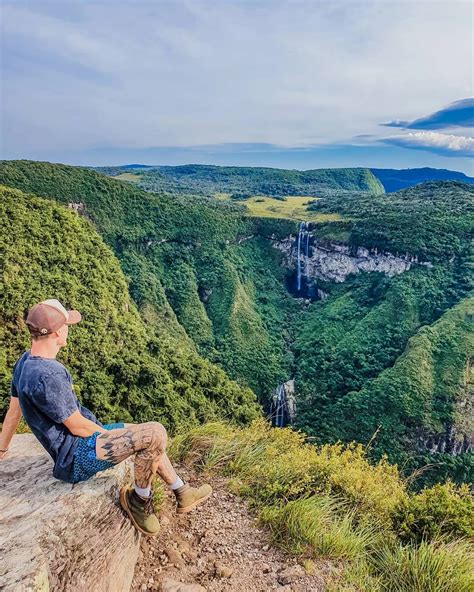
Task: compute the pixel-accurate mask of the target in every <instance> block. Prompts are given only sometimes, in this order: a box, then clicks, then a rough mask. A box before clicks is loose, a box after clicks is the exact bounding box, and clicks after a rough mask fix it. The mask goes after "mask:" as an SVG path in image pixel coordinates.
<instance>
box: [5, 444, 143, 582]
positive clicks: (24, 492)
mask: <svg viewBox="0 0 474 592" xmlns="http://www.w3.org/2000/svg"><path fill="white" fill-rule="evenodd" d="M52 468H53V463H52V461H51V459H50V457H49V456H48V455H47V453H46V452H45V451H44V449H43V448H42V447H41V445H40V444H39V442H37V440H36V438H35V437H34V436H33V435H32V434H22V435H16V436H14V438H13V441H12V445H11V446H10V452H9V454H8V456H7V457H6V458H5V459H4V460H2V461H0V557H1V562H0V590H3V591H5V592H13V591H15V592H27V591H30V590H31V591H34V592H47V591H53V590H54V591H59V590H61V591H63V590H64V591H71V592H72V591H73V590H74V592H82V591H87V592H128V590H129V589H130V585H131V582H132V578H133V572H134V568H135V564H136V561H137V556H138V548H139V537H138V535H137V534H136V532H135V529H134V528H133V526H132V525H131V524H130V522H129V520H128V519H127V518H126V517H125V516H124V515H123V513H122V511H121V510H120V508H119V507H118V505H117V499H118V490H119V488H120V486H121V484H122V483H123V482H124V481H125V480H126V479H128V477H129V472H130V464H128V463H122V464H121V465H119V466H117V467H116V468H114V469H110V470H108V471H104V472H103V473H99V474H98V475H97V476H96V477H94V478H93V479H91V480H90V481H86V482H84V483H79V484H77V485H70V484H68V483H63V482H61V481H58V480H56V479H54V477H53V474H52Z"/></svg>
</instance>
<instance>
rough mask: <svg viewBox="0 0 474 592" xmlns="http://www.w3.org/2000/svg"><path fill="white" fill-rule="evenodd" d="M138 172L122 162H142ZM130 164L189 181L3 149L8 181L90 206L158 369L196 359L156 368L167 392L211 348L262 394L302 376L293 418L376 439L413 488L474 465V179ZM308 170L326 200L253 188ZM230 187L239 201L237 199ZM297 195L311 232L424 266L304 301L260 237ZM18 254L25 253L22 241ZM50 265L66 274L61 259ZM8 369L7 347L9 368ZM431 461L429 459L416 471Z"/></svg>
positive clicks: (318, 436)
mask: <svg viewBox="0 0 474 592" xmlns="http://www.w3.org/2000/svg"><path fill="white" fill-rule="evenodd" d="M131 171H135V169H131ZM131 171H126V172H125V174H133V175H134V174H135V173H134V172H131ZM138 172H139V175H140V178H143V176H145V175H147V174H150V175H152V176H154V177H153V178H154V179H155V181H156V183H157V185H155V186H156V187H159V188H160V190H161V189H163V188H164V189H166V188H169V187H170V186H169V185H168V182H169V179H170V178H171V177H172V178H173V183H178V182H179V183H181V182H182V183H184V182H185V181H186V183H187V185H186V186H182V187H181V189H180V190H179V191H175V192H174V193H173V194H170V193H163V192H162V193H150V192H146V191H143V190H141V189H140V188H139V187H137V185H136V184H135V183H130V182H124V181H120V180H116V179H112V178H108V177H105V176H104V175H101V174H98V173H97V172H94V171H91V170H88V169H82V168H76V167H68V166H63V165H51V164H48V163H32V162H27V161H17V162H3V163H0V182H3V183H5V184H6V185H9V186H11V187H16V188H18V189H21V190H23V191H26V192H32V193H35V194H37V195H40V196H42V197H47V198H49V199H52V200H55V201H56V202H58V203H59V204H62V205H68V204H76V207H78V208H79V210H80V211H81V213H82V214H83V216H84V217H86V218H88V220H89V221H90V222H91V223H92V225H93V226H94V227H95V229H96V230H97V231H98V233H99V234H100V236H101V237H102V239H103V240H104V241H105V243H106V244H107V245H108V246H109V247H110V248H111V249H112V251H113V253H114V254H115V256H116V257H117V259H118V261H119V263H120V267H121V270H122V272H123V273H124V275H125V277H126V278H127V279H128V281H129V286H128V289H129V293H130V296H131V298H132V299H133V302H134V303H135V305H136V306H137V309H138V311H139V314H140V317H141V319H142V321H143V322H144V323H145V326H146V330H147V333H148V334H150V335H152V336H153V338H154V339H155V340H156V342H159V344H160V346H159V347H158V346H153V347H154V348H156V349H153V348H152V356H154V355H155V353H154V352H155V351H157V352H159V353H160V355H161V354H163V356H164V358H165V361H163V364H164V367H167V366H166V365H167V364H168V363H169V362H168V361H166V360H169V359H170V358H172V357H173V356H178V357H179V356H184V358H186V360H187V361H186V362H184V361H178V362H176V368H175V370H173V371H171V370H166V372H168V374H166V372H165V373H164V375H169V376H171V377H172V378H171V379H170V380H171V382H172V385H171V387H170V388H171V389H172V390H173V389H174V390H173V392H175V390H179V388H180V383H181V381H183V382H184V383H185V385H188V384H189V383H188V377H187V376H186V373H182V372H181V369H182V368H187V370H186V372H188V371H189V372H190V374H191V376H194V377H197V376H200V373H201V372H203V373H204V375H206V373H207V369H208V368H212V369H213V371H215V367H214V366H211V365H206V366H205V368H206V370H202V371H201V370H200V364H204V361H203V360H202V357H205V358H206V359H207V360H208V361H209V362H211V363H214V364H217V365H219V366H220V367H221V368H222V369H224V370H225V372H226V373H227V375H228V376H229V377H230V378H232V379H234V380H236V381H238V383H239V384H241V385H242V386H243V387H244V388H246V387H250V388H251V389H252V390H253V391H254V392H255V393H256V395H257V396H258V398H259V400H260V401H261V402H262V403H263V404H266V403H268V399H269V396H270V394H271V393H272V391H273V390H274V388H275V387H276V385H277V384H278V383H279V382H281V381H283V380H287V379H288V378H290V377H292V376H294V377H295V379H296V389H297V395H298V416H297V421H298V426H299V427H301V428H302V429H304V431H305V432H307V433H308V434H309V435H310V436H312V437H313V438H314V441H315V442H317V443H325V442H337V441H338V440H342V441H345V442H350V441H352V440H355V441H358V442H363V443H364V444H365V443H368V442H369V441H371V447H370V457H371V458H372V459H374V460H377V459H380V458H381V456H382V455H383V454H387V455H388V458H389V459H390V461H391V462H397V463H399V465H400V466H401V468H402V469H403V470H404V471H406V472H407V473H410V472H412V471H413V470H416V471H417V473H416V474H417V475H418V477H417V479H416V485H417V486H418V487H419V486H422V485H423V484H431V483H433V482H436V481H437V480H441V481H444V480H446V479H447V478H451V479H453V480H455V481H456V482H462V481H466V480H469V479H471V478H472V470H473V460H472V454H470V453H467V452H466V448H467V445H466V443H463V442H462V436H463V434H467V435H468V434H470V433H472V412H471V411H470V410H469V407H467V402H468V400H469V392H470V390H471V389H472V386H471V384H472V379H471V378H470V376H469V364H468V361H469V359H470V357H471V356H472V351H473V343H472V318H474V317H473V315H474V312H473V305H472V297H471V295H472V269H473V263H474V257H473V255H472V251H471V243H470V240H471V236H472V222H473V213H474V212H473V207H474V206H473V204H474V200H473V197H474V194H473V191H474V188H472V187H470V186H468V185H464V184H461V183H457V182H445V183H442V182H441V183H439V182H438V183H428V184H425V185H421V186H419V187H416V188H411V189H408V190H405V191H402V192H399V193H396V194H391V195H384V194H377V191H376V190H375V187H372V190H373V191H372V194H368V193H367V192H366V190H367V189H370V183H371V177H370V176H367V175H366V171H365V170H364V169H344V170H337V171H334V170H332V171H309V172H308V171H307V172H305V173H304V174H303V173H300V172H298V171H275V170H274V169H241V168H235V169H234V168H228V167H227V168H226V167H176V168H173V167H162V168H160V169H159V170H158V171H157V170H156V169H153V170H151V169H138ZM108 173H109V174H115V175H122V174H124V170H123V169H114V170H113V171H108ZM158 173H159V174H158ZM313 173H314V175H313ZM305 175H309V176H305ZM158 179H161V180H162V184H161V185H160V184H158ZM305 179H306V181H307V182H306V181H304V180H305ZM191 181H192V182H191ZM303 181H304V183H306V185H305V187H306V189H308V187H312V188H313V189H315V187H316V184H319V188H320V189H322V185H321V184H323V185H324V184H325V185H324V186H325V188H326V189H325V190H324V191H322V192H321V193H315V192H314V191H312V192H311V193H310V195H321V199H317V200H314V199H311V198H309V197H301V198H295V197H282V192H280V191H278V192H277V189H275V195H274V197H279V198H280V199H274V197H273V198H272V197H258V198H255V197H254V198H249V197H248V190H249V188H250V189H252V191H253V190H254V189H255V187H257V186H258V184H261V183H263V182H265V183H267V184H268V185H267V187H269V186H271V185H272V183H276V184H277V185H278V184H279V183H283V182H285V183H287V187H288V188H291V192H290V189H288V192H287V195H294V194H295V188H296V189H298V188H299V189H301V187H300V185H301V183H303ZM160 183H161V181H160ZM199 184H200V185H199ZM198 185H199V186H200V188H201V189H200V192H201V194H207V193H208V194H209V195H210V194H211V193H209V192H210V190H211V189H212V192H213V193H214V194H215V193H216V191H220V194H219V196H218V199H215V198H211V197H209V198H204V197H202V196H201V197H200V196H192V195H189V194H188V193H186V194H184V193H183V192H182V191H181V190H182V189H183V187H184V189H183V191H184V190H186V192H188V191H190V190H191V189H192V188H193V187H197V186H198ZM278 187H280V186H278ZM351 187H352V189H356V190H355V191H350V188H351ZM331 188H332V189H331ZM362 190H364V191H365V192H364V191H362ZM173 191H174V190H173ZM272 191H273V190H272ZM341 191H342V192H344V191H345V192H346V193H341ZM231 193H234V194H235V195H236V196H242V195H243V196H245V199H244V200H243V201H241V200H240V197H239V199H230V198H229V196H230V194H231ZM224 194H225V195H224ZM298 194H299V195H303V192H301V191H298ZM253 195H255V193H253ZM257 199H263V200H264V201H257ZM298 199H301V200H305V201H308V202H312V203H309V204H308V205H307V206H303V205H301V207H309V208H310V209H311V212H312V214H311V215H314V216H315V218H314V220H315V223H314V232H315V237H316V239H317V240H328V241H334V240H337V241H343V242H345V243H347V244H349V246H350V247H351V248H355V247H356V246H358V245H363V246H367V247H371V248H377V249H379V250H381V251H390V252H393V253H396V252H397V251H398V252H400V253H402V254H405V253H409V254H410V255H412V256H414V257H415V256H416V257H418V259H419V260H420V261H421V262H423V263H427V262H429V264H426V265H414V266H413V268H412V269H411V270H410V271H407V272H405V273H403V274H401V275H399V276H396V277H393V278H388V277H386V276H384V275H382V274H377V273H372V274H365V275H364V274H362V275H359V276H356V277H353V278H349V279H348V280H346V281H345V282H344V283H343V284H334V285H331V284H324V283H323V282H319V285H318V287H319V288H321V289H323V290H324V291H325V292H326V293H327V294H328V299H327V300H325V301H318V302H313V303H311V304H309V305H306V304H305V303H304V302H303V301H302V300H301V299H293V298H292V297H291V296H290V295H289V294H288V292H287V291H286V289H285V284H286V283H287V282H288V280H289V279H290V277H289V276H290V273H291V272H289V271H288V270H285V269H284V268H282V266H281V254H280V252H279V251H278V250H276V249H274V248H273V247H272V246H271V243H270V241H269V240H268V239H269V238H273V239H282V238H286V239H287V238H288V236H289V235H293V236H295V233H296V230H297V226H298V224H297V221H296V219H291V218H292V217H295V218H297V217H298V216H299V213H298V211H296V213H295V212H293V213H292V212H291V210H292V209H294V208H293V205H294V203H296V202H294V201H293V200H298ZM269 202H272V205H271V206H268V203H269ZM302 203H304V202H302ZM247 204H249V205H250V207H251V208H261V209H259V210H257V209H254V212H253V213H254V214H255V213H261V214H263V213H266V214H270V215H271V216H273V215H274V214H275V215H280V213H279V212H281V215H285V216H286V217H287V219H279V218H273V217H267V216H266V215H265V216H263V217H260V216H249V215H248V210H247V209H246V207H247ZM268 207H271V208H276V209H278V212H276V211H275V212H272V211H267V209H268ZM63 209H65V208H63ZM61 211H62V210H61ZM51 240H52V239H51ZM48 245H49V246H48V249H49V251H51V253H50V260H51V261H56V259H55V257H58V255H57V252H56V251H57V248H56V249H55V248H53V246H52V243H48ZM49 251H48V252H49ZM9 257H11V258H12V259H14V258H15V253H14V249H13V250H12V251H11V252H10V254H9ZM43 263H44V262H43ZM49 266H50V268H51V269H53V271H54V272H55V273H58V269H60V268H58V264H55V263H52V264H51V265H49ZM52 285H55V284H54V283H53V284H52ZM64 294H66V292H65V293H64ZM33 297H34V296H33V292H31V298H33ZM15 298H18V296H15ZM34 298H35V299H36V297H34ZM91 298H92V296H91ZM25 302H26V301H25ZM29 302H30V301H28V303H29ZM26 307H27V304H26V303H25V309H26ZM24 312H25V311H24V310H22V311H21V314H23V313H24ZM20 316H21V315H20ZM20 316H17V317H15V318H16V319H20ZM9 323H10V325H11V326H12V327H13V328H12V330H11V331H12V332H13V331H15V330H16V331H18V327H20V328H21V324H19V323H20V321H19V320H15V321H11V320H10V321H9ZM15 327H16V329H15ZM15 347H16V346H15ZM163 351H166V352H167V353H166V355H165V354H164V353H163ZM198 354H199V355H198ZM200 356H201V357H200ZM193 360H198V361H197V362H196V367H194V361H193ZM9 362H10V358H9V360H8V363H9ZM206 364H207V363H206ZM113 368H114V367H110V368H109V367H107V370H106V371H104V373H105V374H106V376H107V377H108V378H107V379H108V380H109V381H110V382H111V383H113V382H114V381H115V380H117V383H120V378H117V379H116V378H114V377H112V378H111V377H109V376H108V374H109V373H112V374H113V373H114V370H113ZM173 368H174V366H173ZM209 371H210V370H209ZM8 372H9V369H8V364H7V362H5V366H4V375H5V377H6V376H7V375H8ZM121 372H122V370H121ZM183 372H184V370H183ZM222 376H224V375H222ZM5 379H6V378H5ZM104 380H105V378H104ZM189 380H190V381H191V382H192V381H193V380H198V378H190V379H189ZM204 380H205V381H206V380H208V377H207V376H206V377H205V379H204ZM209 380H211V379H209ZM222 380H224V378H223V379H222ZM211 382H212V381H211ZM229 384H233V383H229ZM216 388H217V387H214V386H213V387H212V388H211V392H215V390H216ZM219 388H220V387H219ZM223 388H224V387H223ZM186 389H187V386H186V387H185V392H186V393H188V391H187V390H186ZM224 390H225V388H224ZM91 392H92V390H91ZM111 392H112V390H109V391H107V393H111ZM120 392H121V391H120ZM107 396H108V395H107ZM120 396H121V397H122V399H124V398H125V397H126V396H125V395H120ZM186 396H191V395H190V394H189V393H188V394H187V395H186ZM137 397H138V395H137ZM232 397H233V395H231V396H230V398H231V399H232ZM105 398H106V397H105ZM122 399H121V401H122ZM104 400H105V399H104ZM111 404H112V405H113V404H114V403H111ZM119 405H120V406H121V408H122V407H125V404H124V403H123V402H120V403H119ZM462 409H465V411H464V412H462ZM146 413H148V412H146ZM177 413H178V414H179V412H177ZM244 415H245V414H244ZM203 418H204V417H203ZM203 418H198V419H203ZM170 421H171V420H170ZM173 422H174V423H176V424H178V423H179V421H178V419H173V420H172V423H173ZM469 422H471V423H469ZM454 451H455V452H460V454H456V455H454V454H452V453H453V452H454ZM425 464H427V465H429V467H428V469H427V470H423V471H421V470H419V469H421V468H422V467H423V465H425Z"/></svg>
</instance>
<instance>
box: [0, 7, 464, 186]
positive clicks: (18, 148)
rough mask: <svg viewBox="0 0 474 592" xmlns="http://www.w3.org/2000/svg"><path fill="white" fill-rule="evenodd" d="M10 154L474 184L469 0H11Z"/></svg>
mask: <svg viewBox="0 0 474 592" xmlns="http://www.w3.org/2000/svg"><path fill="white" fill-rule="evenodd" d="M0 10H1V15H0V16H1V47H0V50H1V51H0V71H1V80H0V82H1V97H0V98H1V104H0V157H1V158H6V159H13V158H28V159H34V160H49V161H53V162H64V163H69V164H82V165H96V166H99V165H120V164H127V163H144V164H186V163H203V164H204V163H206V164H235V165H246V166H275V167H282V168H299V169H310V168H321V167H344V166H365V167H385V168H414V167H420V166H431V167H437V168H449V169H452V170H459V171H463V172H465V173H467V174H471V175H474V166H473V162H474V161H473V156H474V133H473V126H474V99H473V98H472V97H473V96H474V88H473V86H474V84H473V65H474V64H473V4H472V3H471V2H470V1H469V2H468V1H466V2H465V1H463V0H448V1H444V0H426V1H423V2H419V1H417V0H376V1H369V0H366V1H363V2H360V1H352V0H345V1H338V0H325V1H322V0H321V1H318V0H295V1H292V0H285V1H281V0H260V1H257V0H248V1H246V0H240V1H238V0H188V1H182V0H169V1H164V0H127V1H123V0H122V1H120V0H102V1H95V0H94V1H92V0H61V1H57V0H33V1H26V0H9V1H8V0H0Z"/></svg>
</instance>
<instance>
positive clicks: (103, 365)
mask: <svg viewBox="0 0 474 592" xmlns="http://www.w3.org/2000/svg"><path fill="white" fill-rule="evenodd" d="M0 223H1V226H2V229H3V232H2V234H1V253H2V262H1V263H2V269H3V278H2V290H1V306H0V310H1V313H0V320H1V322H0V327H1V328H0V339H1V342H2V343H3V344H4V348H2V357H1V360H0V376H1V392H2V396H1V399H0V409H2V410H4V409H5V406H6V405H7V404H8V396H7V394H8V392H9V379H10V376H11V369H12V366H13V363H14V362H15V360H16V358H17V357H18V356H19V355H20V354H21V353H22V352H23V350H24V349H26V348H27V347H28V346H29V334H28V331H27V330H26V327H25V324H24V318H25V314H26V312H27V311H28V309H29V308H30V307H31V306H32V305H33V304H34V303H36V302H38V301H39V300H41V299H46V298H50V297H52V296H54V297H57V298H58V299H60V300H61V301H63V302H64V303H65V304H66V305H69V306H74V307H76V308H77V309H79V310H80V311H81V312H82V315H83V322H81V323H80V325H78V326H77V327H74V330H71V334H70V343H69V345H68V347H67V348H66V349H65V350H63V352H61V356H60V357H61V361H62V362H63V363H65V364H66V365H67V366H68V368H70V369H71V372H72V375H73V378H74V382H75V391H76V393H77V394H78V397H79V398H80V399H81V400H82V401H83V402H84V404H85V405H86V406H88V407H90V408H92V409H93V410H94V411H95V412H96V413H97V414H98V416H99V417H100V418H101V419H102V420H103V421H116V420H119V419H121V420H122V421H123V420H125V421H127V420H128V421H147V420H152V419H154V420H156V419H157V418H159V419H160V421H162V422H163V423H164V424H165V425H167V426H168V427H169V428H172V429H176V428H177V427H179V426H181V427H182V426H185V425H186V426H187V425H189V424H190V423H191V424H197V423H199V422H202V421H203V420H205V419H212V418H217V417H233V418H234V419H235V420H236V421H238V422H239V421H240V422H244V423H245V422H247V421H248V420H249V419H250V418H252V417H255V416H256V414H257V407H256V405H255V402H254V397H253V394H252V393H251V392H250V391H249V390H246V389H244V388H242V387H240V386H238V385H237V384H235V383H233V382H231V381H230V380H229V379H228V378H227V376H226V375H225V374H224V372H223V371H222V370H220V369H219V368H217V367H215V366H213V365H212V364H210V363H209V362H207V361H205V360H203V359H202V358H200V357H199V356H198V354H197V353H196V351H195V348H194V346H193V344H192V342H191V341H190V340H186V338H185V337H184V332H183V331H181V337H179V339H178V336H179V334H180V332H179V325H178V323H177V321H176V319H175V318H174V314H173V313H172V311H171V309H169V310H168V318H169V324H168V328H171V327H173V326H174V327H175V331H174V332H173V331H171V330H170V331H169V333H168V332H165V331H155V330H154V328H153V326H152V325H151V324H150V323H145V322H144V320H143V319H142V318H141V317H140V315H139V313H138V310H137V308H136V306H135V304H134V303H133V301H132V299H131V298H130V295H129V292H128V282H127V280H126V279H125V277H124V276H123V273H122V271H121V269H120V266H119V262H118V261H117V259H116V258H115V256H114V255H113V253H112V251H111V250H110V248H109V247H107V246H106V245H105V244H104V243H103V241H102V239H101V237H100V236H99V235H98V234H97V232H96V230H95V229H94V228H93V226H92V225H91V224H90V222H88V221H87V220H86V219H84V218H82V217H80V216H77V215H76V214H75V213H74V212H72V211H70V210H68V209H66V208H64V207H61V206H59V205H57V204H56V203H55V202H52V201H51V200H45V199H41V198H38V197H36V196H33V195H26V194H24V193H22V192H20V191H18V190H14V189H10V188H7V187H0ZM7 228H14V232H6V229H7ZM2 415H3V413H2Z"/></svg>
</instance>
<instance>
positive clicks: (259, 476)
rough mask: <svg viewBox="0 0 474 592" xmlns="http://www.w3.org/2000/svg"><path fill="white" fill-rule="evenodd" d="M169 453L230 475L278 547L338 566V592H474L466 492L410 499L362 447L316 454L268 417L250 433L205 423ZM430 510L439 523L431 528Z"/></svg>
mask: <svg viewBox="0 0 474 592" xmlns="http://www.w3.org/2000/svg"><path fill="white" fill-rule="evenodd" d="M171 454H172V455H173V458H174V459H175V460H178V461H180V462H187V463H189V464H190V465H191V466H192V467H193V468H200V469H201V470H204V471H207V472H218V473H220V474H223V475H225V476H226V477H228V478H229V479H230V485H231V487H232V488H233V489H234V490H235V491H236V492H238V493H240V494H241V495H243V496H244V497H245V498H247V499H248V500H249V502H250V503H251V505H252V506H253V508H255V510H256V511H257V512H258V514H259V517H260V519H261V520H262V521H263V522H264V523H265V524H267V525H268V526H269V527H270V529H271V531H272V533H273V538H274V541H275V543H276V544H278V545H280V546H282V547H284V548H285V549H287V550H288V551H290V552H292V553H294V554H296V555H298V556H299V557H300V560H301V561H302V562H304V561H305V560H310V559H313V560H315V559H326V560H333V561H334V562H335V569H334V571H333V572H332V573H333V576H332V582H330V584H329V585H330V589H331V590H333V591H334V592H335V591H338V592H342V591H347V592H348V591H349V590H351V591H352V592H359V591H360V592H367V591H372V592H392V591H394V590H396V591H398V592H426V591H430V592H431V591H432V592H460V591H462V592H468V591H470V590H471V589H472V586H473V585H474V576H473V574H474V570H473V561H474V556H473V553H472V546H471V545H470V544H469V543H472V540H473V539H472V534H473V533H472V524H473V521H474V499H473V497H472V494H471V493H470V492H469V490H468V489H467V488H466V487H464V488H459V489H458V488H456V487H454V486H453V485H452V484H448V485H446V486H443V487H439V486H438V487H435V488H433V489H425V490H423V491H422V492H421V493H420V494H417V495H412V494H410V493H409V492H408V491H407V488H406V484H405V483H404V481H403V480H402V479H401V477H400V475H399V473H398V471H397V469H396V468H395V467H393V466H391V465H389V464H388V463H387V462H386V461H385V460H383V459H382V460H381V461H379V462H378V463H377V464H375V465H373V464H371V463H369V461H368V459H367V458H366V453H365V451H364V449H363V448H362V447H361V446H349V447H344V446H341V445H340V444H338V445H324V446H322V447H315V446H313V445H309V444H306V443H305V442H304V436H303V434H299V433H296V432H293V431H291V430H289V429H283V430H275V429H270V428H269V427H268V425H266V424H265V423H264V422H263V421H262V420H259V421H257V422H256V423H254V424H253V425H251V426H250V427H248V428H245V429H234V428H231V427H229V426H226V425H224V424H207V425H204V426H201V427H199V428H196V429H194V430H191V431H189V432H186V433H184V434H182V435H179V436H177V437H176V438H174V439H173V442H172V447H171ZM458 501H461V502H462V503H459V504H458ZM415 508H416V509H419V510H420V512H419V514H418V516H419V521H418V522H416V523H413V522H411V521H410V516H411V512H413V510H414V509H415ZM433 510H434V514H433V517H436V519H437V520H438V522H439V526H438V527H431V528H429V527H428V521H429V516H430V513H431V512H432V511H433ZM469 525H470V527H469ZM440 535H443V536H445V538H444V539H443V538H439V536H440ZM446 537H447V538H446ZM448 539H449V540H448Z"/></svg>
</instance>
